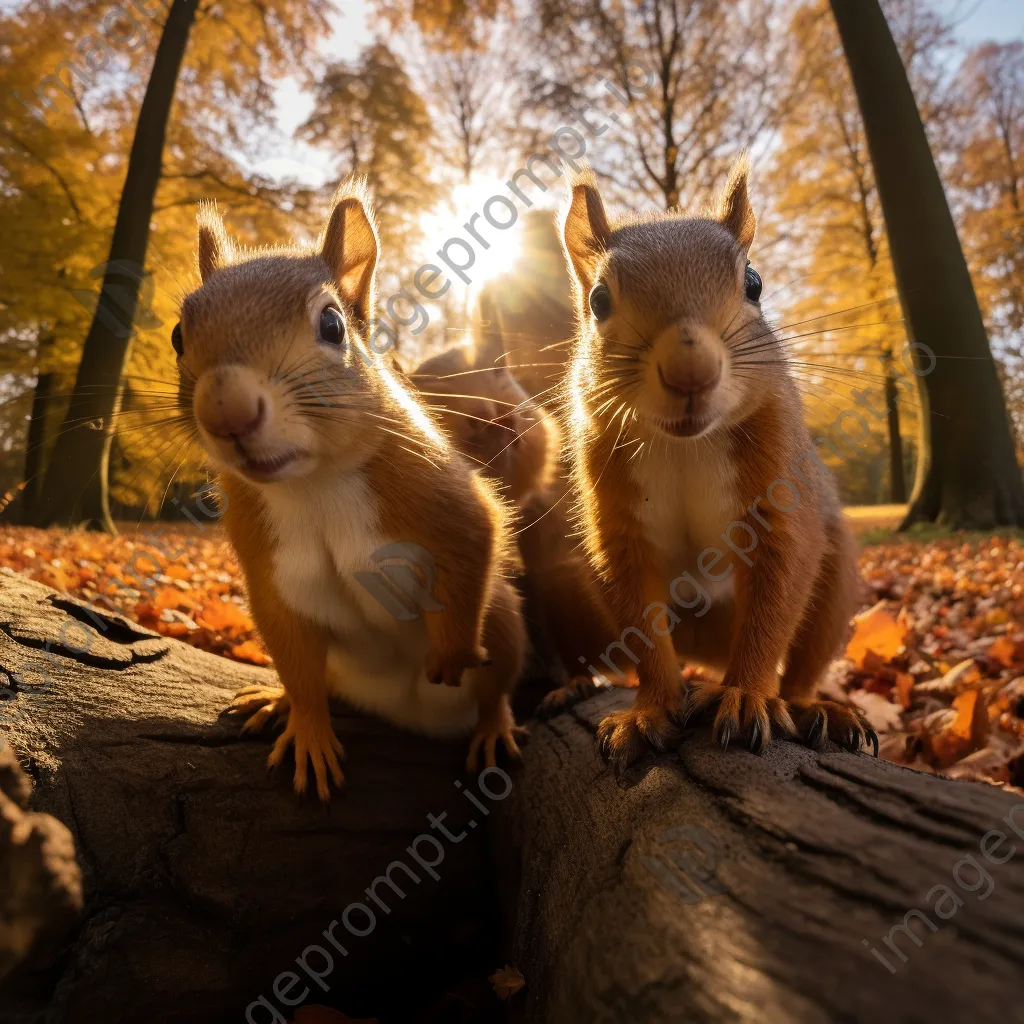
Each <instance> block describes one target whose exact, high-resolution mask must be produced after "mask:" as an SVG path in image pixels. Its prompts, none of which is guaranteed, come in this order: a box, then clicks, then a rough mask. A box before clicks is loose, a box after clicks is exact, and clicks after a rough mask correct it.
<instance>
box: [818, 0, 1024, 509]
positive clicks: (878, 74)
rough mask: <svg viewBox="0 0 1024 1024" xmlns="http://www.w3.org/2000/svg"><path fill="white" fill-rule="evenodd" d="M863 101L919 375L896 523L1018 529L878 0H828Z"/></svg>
mask: <svg viewBox="0 0 1024 1024" xmlns="http://www.w3.org/2000/svg"><path fill="white" fill-rule="evenodd" d="M831 3H832V11H833V14H834V15H835V19H836V24H837V25H838V27H839V34H840V36H841V38H842V41H843V49H844V51H845V53H846V60H847V63H848V64H849V66H850V74H851V76H852V77H853V84H854V88H855V89H856V92H857V99H858V102H859V104H860V110H861V115H862V117H863V120H864V130H865V133H866V135H867V140H868V148H869V150H870V152H871V162H872V164H873V165H874V169H875V179H876V181H877V183H878V194H879V198H880V199H881V203H882V212H883V214H884V216H885V224H886V229H887V231H888V234H889V243H890V249H891V252H892V262H893V269H894V270H895V274H896V283H897V286H898V288H899V293H900V300H901V302H902V304H903V309H904V315H905V317H906V320H907V327H908V332H909V334H910V336H911V339H912V341H914V342H918V343H921V344H923V345H927V346H928V348H929V349H930V350H931V352H932V353H934V357H935V358H934V359H932V358H931V357H930V356H929V355H928V354H927V353H926V352H925V351H924V350H923V349H915V350H914V358H915V363H916V367H917V368H916V372H917V373H918V374H919V375H920V376H921V380H922V406H923V409H922V417H921V445H920V453H919V463H918V473H917V480H916V483H915V486H914V493H913V495H912V496H911V502H910V509H909V511H908V513H907V517H906V520H905V521H904V523H903V526H904V528H905V527H907V526H909V525H911V524H912V523H915V522H919V521H926V522H938V523H942V524H944V525H948V526H950V527H952V528H954V529H960V528H975V529H990V528H992V527H994V526H1017V525H1024V479H1022V477H1021V471H1020V468H1019V467H1018V465H1017V458H1016V453H1015V450H1014V444H1013V435H1012V432H1011V430H1010V422H1009V417H1008V415H1007V412H1006V402H1005V400H1004V397H1003V392H1002V388H1001V387H1000V384H999V377H998V374H997V372H996V365H995V361H994V360H993V358H992V352H991V350H990V348H989V344H988V337H987V335H986V332H985V325H984V322H983V321H982V317H981V310H980V309H979V307H978V300H977V297H976V295H975V294H974V287H973V285H972V283H971V277H970V273H969V272H968V269H967V262H966V260H965V259H964V255H963V251H962V249H961V248H960V241H959V239H958V238H957V233H956V226H955V225H954V223H953V217H952V215H951V214H950V211H949V204H948V203H947V202H946V196H945V193H944V192H943V189H942V182H941V180H940V179H939V173H938V170H937V169H936V167H935V161H934V160H933V158H932V154H931V150H930V149H929V146H928V139H927V137H926V136H925V131H924V126H923V125H922V123H921V116H920V113H919V112H918V109H917V104H916V103H915V101H914V94H913V91H912V90H911V87H910V82H909V80H908V78H907V73H906V70H905V69H904V67H903V62H902V61H901V59H900V55H899V51H898V50H897V48H896V44H895V42H894V41H893V38H892V35H891V33H890V32H889V26H888V25H887V23H886V20H885V15H884V14H883V13H882V9H881V7H880V6H879V3H878V0H831Z"/></svg>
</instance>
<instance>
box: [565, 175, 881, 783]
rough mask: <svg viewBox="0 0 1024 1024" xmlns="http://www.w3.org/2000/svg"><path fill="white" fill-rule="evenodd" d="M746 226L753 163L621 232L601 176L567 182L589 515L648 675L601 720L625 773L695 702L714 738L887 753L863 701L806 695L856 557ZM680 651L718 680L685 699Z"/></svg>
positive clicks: (586, 528)
mask: <svg viewBox="0 0 1024 1024" xmlns="http://www.w3.org/2000/svg"><path fill="white" fill-rule="evenodd" d="M755 228H756V219H755V216H754V212H753V209H752V208H751V204H750V198H749V192H748V170H747V164H746V161H745V160H741V162H740V163H739V164H738V165H737V166H736V167H735V168H734V170H733V171H732V173H731V175H730V177H729V180H728V183H727V185H726V188H725V190H724V193H723V194H722V196H721V199H720V201H719V203H718V205H717V207H716V208H715V209H713V210H710V211H708V212H707V213H706V215H704V216H698V217H690V216H684V215H683V214H681V213H679V212H678V211H674V212H668V213H652V214H644V215H631V216H627V217H625V218H622V219H621V220H618V221H616V222H614V223H613V222H612V221H611V220H610V219H609V217H608V215H607V213H606V211H605V206H604V202H603V201H602V198H601V193H600V191H599V189H598V186H597V182H596V179H595V178H594V176H593V174H592V172H590V171H589V170H587V171H584V172H583V173H581V174H580V175H578V176H575V177H574V179H573V181H572V197H571V202H570V205H569V208H568V211H567V213H566V215H565V219H564V222H563V226H562V236H563V244H564V247H565V253H566V256H567V258H568V262H569V265H570V267H571V268H572V270H573V273H574V275H575V301H576V312H577V318H578V323H579V330H578V335H577V338H576V342H575V347H574V350H573V355H572V365H571V369H570V372H569V376H568V380H567V392H568V395H567V397H568V401H569V402H570V404H571V412H570V415H569V419H568V422H569V431H570V441H569V443H570V447H571V450H572V459H573V466H574V476H575V483H576V489H577V493H578V501H579V518H580V525H581V528H582V530H583V533H584V537H585V540H586V545H587V550H588V552H589V555H590V558H591V560H592V562H593V564H594V566H595V568H596V569H597V571H598V572H599V574H600V575H601V577H602V579H603V581H604V584H605V592H606V595H607V597H608V599H609V601H610V603H611V605H612V607H613V609H614V611H615V615H616V618H617V620H618V624H619V627H620V628H621V629H622V630H623V633H622V641H623V645H622V646H624V647H626V648H627V650H628V651H629V652H630V653H629V657H630V658H631V659H632V660H634V661H635V662H636V671H637V675H638V678H639V688H638V691H637V696H636V701H635V703H634V705H633V707H631V708H629V709H628V710H625V711H622V712H619V713H617V714H612V715H610V716H608V717H607V718H605V719H604V721H602V722H601V724H600V727H599V729H598V740H599V743H600V746H601V749H602V752H603V753H604V754H605V756H606V757H608V758H610V759H611V760H612V761H613V762H614V763H615V765H616V767H618V768H622V767H624V766H626V765H628V764H630V763H632V762H633V761H635V760H637V759H638V758H639V757H640V756H641V755H642V754H643V752H644V751H645V750H647V749H648V748H654V749H663V748H664V747H665V746H666V745H667V744H668V743H669V742H670V741H672V740H673V739H674V738H676V736H677V728H678V726H679V725H681V724H685V722H686V720H687V719H688V718H689V717H690V716H691V715H693V714H695V713H698V712H702V713H712V712H713V713H714V725H713V735H714V737H715V738H716V740H717V741H718V742H719V743H721V744H722V745H723V746H726V745H727V744H728V743H729V742H730V740H733V739H737V740H740V741H742V742H743V743H745V744H746V745H748V746H749V747H750V748H751V749H753V750H755V751H760V750H762V749H763V748H764V747H765V745H766V744H768V742H769V741H770V740H771V738H772V737H773V736H780V735H781V736H790V735H798V736H800V737H801V738H803V739H804V740H805V741H806V742H809V743H811V744H812V745H815V746H816V745H819V744H820V743H821V742H822V741H823V738H824V737H825V736H828V737H829V738H831V739H832V740H833V741H835V742H836V743H838V744H840V745H842V746H844V747H847V748H849V749H853V750H856V749H858V748H859V746H860V744H861V743H862V742H863V743H866V742H867V741H868V740H870V741H871V742H872V743H875V744H876V745H877V738H876V737H875V736H874V733H873V732H872V731H871V730H870V728H869V727H868V725H867V723H866V722H865V721H864V720H863V719H862V717H861V716H860V715H859V713H858V712H856V711H854V710H853V709H851V708H848V707H844V706H842V705H839V704H836V703H833V702H830V701H821V700H817V699H816V698H815V694H814V688H815V684H816V683H817V681H818V678H819V676H820V675H821V673H822V671H823V670H824V669H825V668H826V666H827V665H828V664H829V662H830V660H831V659H832V658H833V657H834V656H835V655H836V652H837V650H838V648H839V647H840V645H841V643H842V641H843V638H844V636H845V633H846V630H847V627H848V622H849V619H850V616H851V614H852V613H853V611H854V609H855V607H856V605H857V601H858V596H859V595H858V574H857V567H856V552H855V547H854V543H853V540H852V537H851V535H850V532H849V530H848V528H847V526H846V524H845V521H844V519H843V515H842V510H841V507H840V505H839V501H838V498H837V495H836V491H835V487H834V484H833V482H832V481H831V479H830V477H829V476H828V474H827V472H826V471H825V469H824V467H823V466H821V465H820V463H819V464H817V465H815V461H816V460H815V459H814V457H813V449H812V448H811V444H810V437H809V435H808V433H807V429H806V427H805V425H804V421H803V414H802V406H801V401H800V396H799V393H798V391H797V389H796V386H795V384H794V381H793V379H792V377H791V375H790V373H789V372H788V370H787V366H786V359H785V351H784V348H783V346H782V343H781V342H780V341H779V339H778V338H777V337H776V336H775V334H774V333H773V332H772V329H771V328H770V327H769V326H768V324H767V322H766V321H765V319H764V317H763V315H762V312H761V306H760V297H761V279H760V277H759V276H758V274H757V272H756V271H755V270H754V269H753V268H752V267H751V266H750V263H749V261H748V251H749V249H750V246H751V243H752V242H753V239H754V231H755ZM809 466H810V467H811V468H810V469H809V468H808V467H809ZM766 495H768V496H769V498H770V499H771V500H770V502H769V500H768V499H767V498H766V497H765V496H766ZM729 540H732V541H733V544H729V543H728V542H729ZM619 653H620V656H621V655H622V653H623V652H622V651H621V650H620V652H619ZM677 656H681V657H683V658H684V659H687V660H689V661H691V662H693V663H695V664H697V665H700V666H703V667H706V668H709V669H711V670H712V671H714V672H718V673H720V674H721V675H720V681H707V680H700V681H694V682H692V683H691V685H690V687H689V688H688V689H687V690H686V691H685V692H684V690H683V687H682V685H681V678H680V671H679V667H678V662H677ZM780 672H781V678H780ZM876 749H877V747H876Z"/></svg>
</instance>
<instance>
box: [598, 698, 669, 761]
mask: <svg viewBox="0 0 1024 1024" xmlns="http://www.w3.org/2000/svg"><path fill="white" fill-rule="evenodd" d="M675 738H676V729H675V726H674V724H673V722H672V719H671V717H670V714H669V711H668V710H667V709H665V708H654V709H652V710H650V711H649V710H647V709H646V708H644V707H640V708H638V707H637V706H636V704H634V705H633V707H631V708H626V710H625V711H617V712H615V713H614V714H611V715H608V716H607V717H606V718H604V719H603V720H602V721H601V724H600V725H598V727H597V746H598V749H599V750H600V752H601V756H602V757H603V758H604V759H605V760H606V761H607V762H608V763H609V764H610V765H611V766H612V767H613V768H614V769H615V774H616V775H621V774H622V772H623V771H625V769H627V768H629V767H630V766H631V765H633V764H635V763H636V762H637V761H639V760H640V758H641V757H643V755H644V754H645V753H647V751H648V750H654V751H658V752H660V751H662V750H665V748H666V747H667V746H668V745H669V744H670V743H671V742H672V741H673V740H674V739H675Z"/></svg>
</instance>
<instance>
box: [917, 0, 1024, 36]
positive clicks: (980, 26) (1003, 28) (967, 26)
mask: <svg viewBox="0 0 1024 1024" xmlns="http://www.w3.org/2000/svg"><path fill="white" fill-rule="evenodd" d="M934 4H935V6H936V7H937V8H938V9H939V10H941V11H943V12H945V13H949V12H951V11H956V10H960V11H962V12H964V13H965V14H966V18H965V20H964V21H963V22H962V23H961V25H960V28H959V34H960V38H961V39H963V41H964V42H965V43H980V42H981V41H982V40H984V39H999V40H1001V41H1006V40H1008V39H1022V38H1024V3H1022V0H934Z"/></svg>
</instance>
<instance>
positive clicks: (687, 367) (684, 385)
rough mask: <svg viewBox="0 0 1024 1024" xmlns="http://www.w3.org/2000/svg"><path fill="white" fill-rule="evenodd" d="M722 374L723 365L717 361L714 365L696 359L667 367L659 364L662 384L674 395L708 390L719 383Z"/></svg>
mask: <svg viewBox="0 0 1024 1024" xmlns="http://www.w3.org/2000/svg"><path fill="white" fill-rule="evenodd" d="M721 375H722V366H721V364H720V363H718V362H717V361H716V362H715V363H714V364H713V365H708V364H707V363H703V364H701V363H700V362H698V361H696V360H687V361H685V362H683V363H682V364H679V363H676V364H673V365H670V366H669V367H668V368H667V369H666V368H665V367H663V366H661V365H660V364H659V366H658V378H659V380H660V381H661V386H662V387H663V388H664V389H665V390H666V391H669V392H671V393H672V394H674V395H684V396H686V395H694V394H699V393H700V392H702V391H708V390H709V389H711V388H713V387H714V386H715V385H716V384H717V383H718V379H719V377H721Z"/></svg>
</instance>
